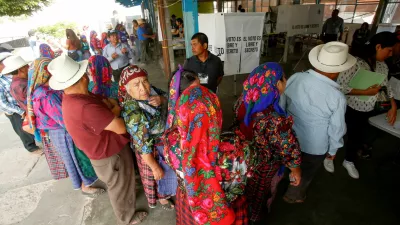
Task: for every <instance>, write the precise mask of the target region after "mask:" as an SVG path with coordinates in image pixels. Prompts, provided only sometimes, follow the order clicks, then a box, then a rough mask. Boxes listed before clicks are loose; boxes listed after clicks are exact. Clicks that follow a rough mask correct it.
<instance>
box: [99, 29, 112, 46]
mask: <svg viewBox="0 0 400 225" xmlns="http://www.w3.org/2000/svg"><path fill="white" fill-rule="evenodd" d="M108 43H110V42H109V41H108V39H107V33H106V32H103V33H101V41H100V44H101V48H102V49H104V47H106V45H108Z"/></svg>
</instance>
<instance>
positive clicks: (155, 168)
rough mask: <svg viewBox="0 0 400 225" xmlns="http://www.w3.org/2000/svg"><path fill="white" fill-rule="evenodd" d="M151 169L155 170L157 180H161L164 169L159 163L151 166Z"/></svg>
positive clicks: (154, 174)
mask: <svg viewBox="0 0 400 225" xmlns="http://www.w3.org/2000/svg"><path fill="white" fill-rule="evenodd" d="M151 170H152V171H153V176H154V179H155V180H161V179H162V178H163V177H164V170H162V169H161V167H160V166H159V165H157V166H156V167H154V168H151Z"/></svg>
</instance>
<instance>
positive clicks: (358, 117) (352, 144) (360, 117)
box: [345, 106, 379, 162]
mask: <svg viewBox="0 0 400 225" xmlns="http://www.w3.org/2000/svg"><path fill="white" fill-rule="evenodd" d="M377 114H379V113H377V112H375V111H371V112H360V111H357V110H354V109H352V108H351V107H348V106H347V109H346V116H345V119H346V124H347V145H346V156H345V159H346V160H347V161H349V162H354V161H355V160H356V159H357V151H358V150H359V149H362V148H363V145H367V146H371V145H372V144H373V143H374V141H375V139H376V137H377V134H378V132H377V130H376V129H375V128H374V127H372V126H371V125H369V122H368V119H369V118H370V117H373V116H376V115H377Z"/></svg>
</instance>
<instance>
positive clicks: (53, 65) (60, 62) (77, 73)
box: [47, 55, 88, 90]
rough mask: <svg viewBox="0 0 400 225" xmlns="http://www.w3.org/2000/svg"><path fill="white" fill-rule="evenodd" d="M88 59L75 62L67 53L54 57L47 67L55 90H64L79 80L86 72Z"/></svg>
mask: <svg viewBox="0 0 400 225" xmlns="http://www.w3.org/2000/svg"><path fill="white" fill-rule="evenodd" d="M87 66H88V61H87V60H83V61H81V62H75V61H74V60H73V59H71V58H70V57H69V56H67V55H61V56H59V57H57V58H55V59H53V60H52V61H51V62H50V63H49V66H48V67H47V69H48V70H49V73H50V74H51V78H50V81H49V85H50V87H51V88H52V89H53V90H64V89H66V88H69V87H71V86H72V85H73V84H75V83H76V82H78V80H79V79H81V78H82V77H83V75H85V73H86V69H87Z"/></svg>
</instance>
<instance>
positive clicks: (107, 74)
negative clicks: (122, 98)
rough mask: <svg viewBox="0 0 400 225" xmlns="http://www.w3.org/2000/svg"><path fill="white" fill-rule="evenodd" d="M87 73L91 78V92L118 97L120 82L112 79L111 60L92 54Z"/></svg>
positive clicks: (113, 97) (106, 96) (108, 96)
mask: <svg viewBox="0 0 400 225" xmlns="http://www.w3.org/2000/svg"><path fill="white" fill-rule="evenodd" d="M87 73H88V75H89V78H90V82H89V91H90V92H92V93H93V94H97V95H101V96H103V97H105V98H112V99H118V83H117V82H114V81H112V80H111V78H112V68H111V65H110V62H109V61H108V60H107V59H106V58H105V57H104V56H102V55H94V56H91V57H90V58H89V64H88V69H87Z"/></svg>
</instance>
